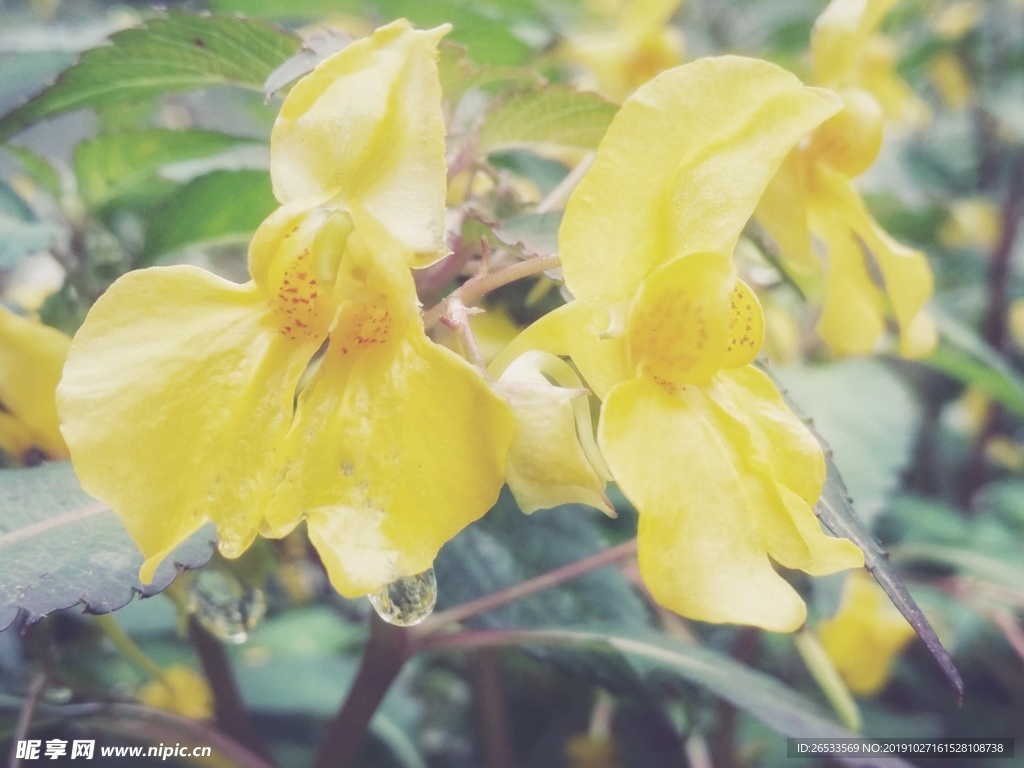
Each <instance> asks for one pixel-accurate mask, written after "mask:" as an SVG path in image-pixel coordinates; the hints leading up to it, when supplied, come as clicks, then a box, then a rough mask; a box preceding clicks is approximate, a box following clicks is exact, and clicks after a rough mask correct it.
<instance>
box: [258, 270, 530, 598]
mask: <svg viewBox="0 0 1024 768" xmlns="http://www.w3.org/2000/svg"><path fill="white" fill-rule="evenodd" d="M410 281H411V279H410ZM368 316H369V315H367V317H368ZM372 326H373V321H372V320H371V321H370V322H369V325H368V326H366V327H367V328H369V327H372ZM363 338H367V339H369V338H370V336H364V337H363ZM375 338H376V341H373V342H368V343H366V344H365V345H363V346H362V348H360V349H358V350H357V351H354V350H353V349H352V348H350V347H348V346H347V342H344V341H341V340H336V339H334V338H333V337H332V341H331V343H330V345H329V347H328V350H327V354H326V357H325V358H324V360H323V363H322V364H321V366H320V368H319V369H318V371H317V372H316V374H314V376H313V378H312V380H311V381H310V383H309V384H308V385H307V387H306V388H305V389H304V390H303V391H302V393H301V395H300V397H299V403H298V409H297V412H296V418H295V424H294V427H293V429H292V431H291V433H290V434H289V435H288V439H287V446H286V450H287V456H286V460H285V462H284V465H283V469H282V475H281V477H282V480H281V485H280V487H279V488H278V490H277V494H276V496H275V498H274V505H273V509H272V510H271V512H270V514H269V515H268V522H269V524H270V531H269V532H270V533H272V534H274V535H281V534H283V533H285V532H286V531H287V530H289V529H290V528H292V527H294V526H295V525H296V524H297V523H298V522H299V521H300V520H301V519H302V518H303V517H307V518H308V526H309V536H310V540H311V541H312V542H313V544H314V546H315V547H316V548H317V551H318V552H319V553H320V557H321V559H322V560H323V562H324V565H325V567H326V568H327V573H328V575H329V576H330V579H331V583H332V584H333V585H334V587H335V589H337V590H338V591H339V592H341V593H342V594H343V595H346V596H349V597H355V596H358V595H363V594H367V593H370V592H375V591H377V590H379V589H380V588H381V587H383V586H384V585H385V584H387V583H389V582H391V581H394V580H395V579H398V578H400V577H403V576H411V575H414V574H417V573H421V572H422V571H425V570H427V569H428V568H430V567H431V565H432V564H433V561H434V557H435V556H436V555H437V552H438V550H439V549H440V548H441V546H442V545H443V544H444V543H445V542H446V541H448V540H449V539H450V538H452V537H453V536H454V535H455V534H456V533H458V532H459V531H460V530H461V529H462V528H463V527H465V526H466V525H468V524H469V523H471V522H473V521H474V520H476V519H478V518H479V517H481V516H482V515H483V514H484V513H485V512H486V511H487V510H488V509H489V508H490V507H491V505H492V504H493V503H494V501H495V500H496V499H497V496H498V491H499V490H500V489H501V485H502V482H503V479H504V474H505V454H506V450H507V448H508V445H509V443H510V442H511V439H512V430H513V424H512V417H511V415H510V413H509V408H508V405H507V404H506V403H505V402H504V401H503V400H502V399H501V398H500V397H498V396H497V395H495V394H494V393H493V392H492V391H491V390H490V389H489V388H488V386H487V384H486V383H485V382H484V380H483V378H482V377H481V376H480V374H479V373H478V372H477V371H476V370H474V369H473V368H472V367H471V366H470V365H469V364H467V363H466V362H465V360H463V359H462V358H460V357H458V356H457V355H455V354H454V353H452V352H450V351H449V350H447V349H444V348H442V347H440V346H438V345H436V344H434V343H433V342H431V341H429V340H428V339H427V338H426V336H425V335H424V333H423V329H422V326H421V325H417V324H412V325H410V326H409V328H408V330H407V332H406V334H405V336H404V337H402V338H395V337H393V336H389V335H387V334H384V335H381V336H378V337H375ZM346 350H347V351H346Z"/></svg>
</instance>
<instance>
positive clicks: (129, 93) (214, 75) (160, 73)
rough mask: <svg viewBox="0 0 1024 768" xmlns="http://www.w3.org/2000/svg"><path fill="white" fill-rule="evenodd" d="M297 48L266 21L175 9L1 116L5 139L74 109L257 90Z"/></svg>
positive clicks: (88, 55)
mask: <svg viewBox="0 0 1024 768" xmlns="http://www.w3.org/2000/svg"><path fill="white" fill-rule="evenodd" d="M297 45H298V41H297V39H296V38H295V37H293V36H292V35H290V34H288V33H287V32H283V31H281V30H279V29H276V28H274V27H271V26H269V25H267V24H265V23H263V22H259V21H251V20H247V19H241V18H233V17H223V16H195V15H191V14H187V13H180V12H173V13H170V14H168V15H167V17H165V18H157V19H152V20H150V21H148V22H147V23H146V24H145V25H144V26H141V27H138V28H135V29H126V30H123V31H121V32H118V33H116V34H115V35H113V36H112V37H111V39H110V44H109V45H106V46H103V47H100V48H93V49H92V50H89V51H86V52H85V53H84V54H82V58H81V60H80V61H79V62H78V63H77V64H75V65H74V66H72V67H70V68H69V69H66V70H65V71H64V72H63V73H62V74H61V75H60V77H59V78H57V81H56V82H55V83H54V84H53V85H51V86H50V87H49V88H47V89H46V90H45V91H43V92H42V93H41V94H39V95H38V96H36V97H34V98H33V99H31V100H29V101H28V102H26V103H25V104H23V105H22V106H21V107H19V108H18V109H15V110H14V111H13V112H10V113H8V114H7V115H5V116H4V117H3V118H2V119H0V141H6V140H7V139H8V138H9V137H11V136H13V135H14V134H16V133H18V132H19V131H21V130H24V129H25V128H27V127H28V126H30V125H32V124H33V123H36V122H38V121H40V120H43V119H45V118H48V117H53V116H54V115H58V114H61V113H63V112H67V111H69V110H73V109H82V108H85V107H100V106H104V105H108V104H113V103H116V102H120V101H130V100H137V99H141V98H145V97H148V96H152V95H154V94H162V93H169V92H177V91H188V90H192V89H195V88H205V87H209V86H213V85H237V86H241V87H244V88H252V89H254V90H257V91H258V90H261V89H262V87H263V81H264V80H266V78H267V75H269V74H270V72H271V71H272V70H273V69H274V68H275V67H277V66H278V65H279V64H280V63H281V62H282V61H284V60H285V59H287V58H288V57H289V56H290V55H291V54H292V53H294V51H295V49H296V47H297Z"/></svg>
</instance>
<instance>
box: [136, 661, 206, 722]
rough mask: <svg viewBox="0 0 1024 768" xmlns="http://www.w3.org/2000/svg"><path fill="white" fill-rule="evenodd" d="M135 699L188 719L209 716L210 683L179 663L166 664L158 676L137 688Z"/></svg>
mask: <svg viewBox="0 0 1024 768" xmlns="http://www.w3.org/2000/svg"><path fill="white" fill-rule="evenodd" d="M139 701H141V702H142V703H143V704H147V705H149V706H151V707H156V708H157V709H165V710H167V711H168V712H174V713H175V714H178V715H182V716H183V717H187V718H190V719H192V720H209V719H210V718H212V717H213V691H211V690H210V684H209V683H207V682H206V678H205V677H203V676H202V675H200V674H199V673H198V672H195V671H194V670H192V669H190V668H189V667H184V666H181V665H180V664H179V665H175V666H173V667H168V668H167V669H165V670H164V672H163V674H162V675H161V676H160V678H159V679H157V680H154V681H153V682H151V683H147V684H146V685H144V686H143V687H142V690H141V691H139Z"/></svg>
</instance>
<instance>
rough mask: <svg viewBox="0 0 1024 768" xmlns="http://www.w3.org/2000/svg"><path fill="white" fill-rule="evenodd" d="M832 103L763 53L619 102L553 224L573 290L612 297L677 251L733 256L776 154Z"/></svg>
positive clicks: (652, 86)
mask: <svg viewBox="0 0 1024 768" xmlns="http://www.w3.org/2000/svg"><path fill="white" fill-rule="evenodd" d="M839 106H840V103H839V100H838V99H837V97H836V96H834V95H833V94H831V93H828V92H826V91H821V90H817V89H813V88H806V87H804V86H803V85H802V84H801V83H800V81H799V80H797V79H796V78H795V77H794V76H793V75H791V74H790V73H789V72H786V71H785V70H783V69H780V68H779V67H776V66H775V65H773V64H769V63H767V62H764V61H758V60H753V59H744V58H738V57H732V56H725V57H721V58H715V59H702V60H699V61H695V62H693V63H690V64H686V65H683V66H681V67H677V68H675V69H672V70H669V71H667V72H663V73H662V74H661V75H659V76H658V77H656V78H655V79H654V80H652V81H651V82H649V83H648V84H647V85H645V86H644V87H642V88H641V89H640V90H638V91H637V92H636V93H635V94H634V95H633V96H632V97H630V98H629V99H628V100H627V101H626V102H625V104H623V106H622V109H621V110H619V112H618V114H617V115H616V117H615V119H614V120H613V121H612V124H611V126H610V127H609V129H608V132H607V134H606V135H605V137H604V139H603V140H602V142H601V145H600V147H599V148H598V151H597V156H596V158H595V160H594V164H593V166H592V167H591V169H590V170H589V171H588V172H587V174H586V176H584V178H583V180H582V181H581V182H580V184H579V186H578V187H577V188H576V190H575V191H574V193H573V195H572V197H571V198H570V200H569V203H568V205H567V207H566V212H565V218H564V219H563V221H562V226H561V228H560V230H559V246H560V248H559V250H560V252H561V256H562V266H563V269H564V272H565V281H566V285H567V286H568V288H569V290H570V291H571V292H572V293H573V295H574V296H576V297H577V298H580V299H586V300H594V301H601V302H606V303H613V302H618V301H622V300H625V299H628V298H631V297H632V296H633V294H634V293H635V292H636V289H637V287H638V286H639V284H640V282H641V280H643V278H644V277H645V276H646V275H647V274H648V273H649V272H650V271H652V270H653V269H655V268H656V267H658V266H659V265H661V264H663V263H665V262H667V261H669V260H671V259H673V258H676V257H679V256H684V255H686V254H690V253H702V252H706V253H717V254H721V255H723V256H731V255H732V250H733V247H734V246H735V244H736V240H737V238H738V237H739V234H740V232H741V230H742V229H743V227H744V225H745V224H746V222H747V219H749V218H750V215H751V213H752V212H753V211H754V208H755V206H756V205H757V202H758V200H759V199H760V197H761V194H762V193H763V191H764V188H765V187H766V186H767V184H768V182H769V181H770V179H771V178H772V176H773V175H774V174H775V172H776V170H777V169H778V167H779V165H780V163H781V162H782V160H783V159H784V158H785V156H786V155H787V154H788V153H789V151H790V150H791V149H792V148H793V146H794V145H795V144H796V143H797V141H798V140H799V139H800V137H801V136H803V135H804V134H805V133H807V131H809V130H811V129H812V128H814V127H815V126H816V125H818V124H819V123H820V122H821V121H822V120H824V119H825V118H827V117H829V116H830V115H832V114H833V113H834V112H835V111H836V110H837V109H838V108H839Z"/></svg>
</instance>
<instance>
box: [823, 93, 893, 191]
mask: <svg viewBox="0 0 1024 768" xmlns="http://www.w3.org/2000/svg"><path fill="white" fill-rule="evenodd" d="M839 96H840V97H841V98H842V100H843V109H842V110H841V111H839V112H837V113H836V114H834V115H833V116H832V117H830V118H829V119H828V120H826V121H825V122H824V123H822V124H821V125H819V126H818V127H817V128H816V129H815V130H814V132H813V133H812V134H811V141H810V144H809V145H808V146H807V149H806V152H807V157H808V160H809V161H810V162H819V161H820V162H824V163H828V164H829V165H831V166H832V167H833V168H835V169H836V170H837V171H840V172H841V173H843V174H844V175H846V176H849V177H850V178H853V177H854V176H858V175H860V174H861V173H863V172H864V171H866V170H867V169H868V168H870V167H871V164H872V163H873V162H875V158H876V157H878V152H879V150H881V148H882V126H883V122H884V121H883V115H882V105H881V104H879V103H878V100H877V99H875V97H874V96H872V95H871V94H870V93H868V92H867V91H863V90H860V89H858V88H846V89H843V90H842V91H840V92H839Z"/></svg>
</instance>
